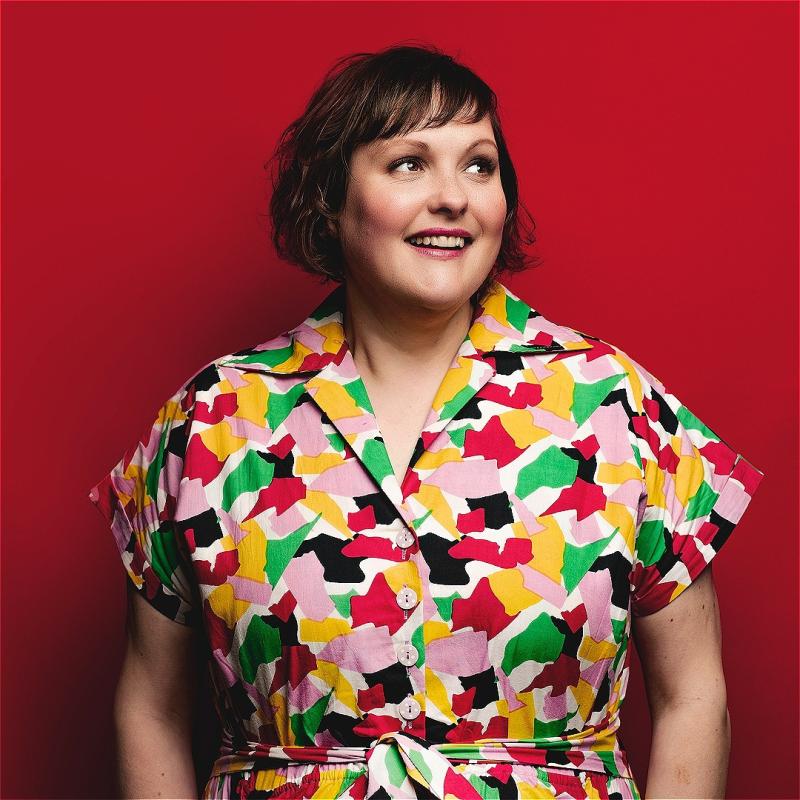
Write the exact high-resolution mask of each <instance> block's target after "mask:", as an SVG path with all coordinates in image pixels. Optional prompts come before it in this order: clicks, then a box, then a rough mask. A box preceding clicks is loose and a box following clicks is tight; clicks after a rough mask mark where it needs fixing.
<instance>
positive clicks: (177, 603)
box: [89, 380, 196, 626]
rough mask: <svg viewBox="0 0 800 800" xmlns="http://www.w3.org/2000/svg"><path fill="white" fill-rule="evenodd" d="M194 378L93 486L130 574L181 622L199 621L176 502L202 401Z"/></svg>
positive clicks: (153, 601) (147, 595) (150, 600)
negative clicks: (196, 411)
mask: <svg viewBox="0 0 800 800" xmlns="http://www.w3.org/2000/svg"><path fill="white" fill-rule="evenodd" d="M195 390H196V383H195V381H194V380H190V381H188V382H186V383H184V385H182V387H181V388H180V389H178V390H177V391H176V392H175V393H174V394H173V395H172V396H171V397H170V398H169V399H168V400H167V401H166V402H165V403H164V404H163V405H162V406H161V408H160V409H159V410H158V413H157V414H156V418H155V420H154V421H153V422H151V423H150V424H149V425H147V426H146V427H145V429H144V431H143V432H142V435H141V436H140V437H139V440H138V442H136V443H135V444H133V445H131V446H130V447H129V448H128V449H127V450H126V451H125V453H124V454H123V456H122V458H121V459H120V460H119V461H118V462H117V463H116V465H115V466H114V467H113V468H112V469H111V471H110V472H109V473H108V474H107V475H105V477H103V478H102V479H101V480H100V481H99V482H98V483H97V484H95V485H94V486H93V487H92V488H91V490H90V491H89V500H90V501H91V502H92V503H94V504H95V506H96V507H97V509H98V510H99V511H100V513H101V514H102V515H103V517H104V519H105V520H106V523H107V525H108V526H109V527H110V528H111V532H112V533H113V537H114V541H115V543H116V546H117V550H118V551H119V554H120V557H121V558H122V563H123V565H124V567H125V570H126V571H127V574H128V577H129V578H130V580H131V581H132V582H133V585H134V586H135V587H136V589H137V590H139V592H141V595H142V597H144V599H145V600H147V602H148V603H150V605H151V606H153V607H154V608H155V609H156V610H157V611H159V612H161V613H162V614H163V615H164V616H166V617H168V618H169V619H171V620H173V621H175V622H177V623H179V624H181V625H187V626H189V625H192V624H194V621H195V608H194V603H193V592H192V588H191V583H190V576H191V574H192V571H191V569H190V565H191V562H190V558H189V554H188V551H187V549H186V544H185V540H184V538H183V537H182V536H181V535H179V533H178V529H177V526H176V524H175V508H176V505H177V500H178V492H179V488H180V484H181V480H182V476H183V466H184V459H185V456H186V452H187V444H188V438H189V431H190V422H191V419H192V414H193V409H194V402H195Z"/></svg>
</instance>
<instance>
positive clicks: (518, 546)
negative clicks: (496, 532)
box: [448, 536, 533, 569]
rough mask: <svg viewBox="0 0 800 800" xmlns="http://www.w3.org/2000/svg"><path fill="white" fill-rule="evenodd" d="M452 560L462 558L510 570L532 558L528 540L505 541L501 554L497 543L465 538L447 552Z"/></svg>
mask: <svg viewBox="0 0 800 800" xmlns="http://www.w3.org/2000/svg"><path fill="white" fill-rule="evenodd" d="M448 552H449V553H450V555H451V556H452V557H453V558H464V559H470V560H475V561H482V562H483V563H484V564H493V565H494V566H495V567H501V568H502V569H511V568H512V567H516V566H517V564H527V563H528V562H529V561H530V560H531V559H532V558H533V550H532V545H531V540H530V539H517V538H511V539H507V540H506V541H505V543H504V545H503V550H502V552H501V551H500V545H499V544H498V543H497V542H489V541H486V540H484V539H474V538H472V537H470V536H465V537H464V538H463V539H462V540H461V541H460V542H457V543H456V544H454V545H453V546H452V547H451V548H450V550H449V551H448Z"/></svg>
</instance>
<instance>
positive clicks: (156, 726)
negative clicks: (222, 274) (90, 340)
mask: <svg viewBox="0 0 800 800" xmlns="http://www.w3.org/2000/svg"><path fill="white" fill-rule="evenodd" d="M278 156H279V157H278V161H277V163H278V167H279V169H278V175H277V181H276V184H275V186H274V192H273V198H272V204H271V211H272V218H273V223H274V241H275V244H276V248H277V250H278V253H279V254H280V255H281V256H282V257H284V258H285V259H286V260H288V261H291V262H293V263H295V264H298V265H300V266H301V267H303V268H304V269H307V270H310V271H312V272H314V273H317V274H320V275H322V276H324V277H325V278H326V279H329V280H334V281H336V282H337V283H338V284H339V285H338V286H337V287H336V288H335V289H334V290H333V291H332V292H331V293H330V294H329V295H328V296H327V297H326V298H325V299H324V300H323V302H322V303H321V304H320V305H319V306H318V307H317V308H316V309H314V310H313V311H312V312H311V314H310V315H309V316H308V318H307V319H305V320H304V321H303V322H301V323H300V324H299V325H298V326H297V327H295V328H293V329H292V330H290V331H287V332H286V333H283V334H281V335H279V336H276V337H273V338H270V339H269V340H267V341H266V342H264V343H262V344H259V345H257V346H253V347H251V348H247V349H245V350H241V351H238V352H236V353H232V354H229V355H227V356H224V357H222V358H218V359H215V360H214V361H213V362H211V363H209V364H207V365H206V366H205V367H204V368H203V369H201V370H200V371H199V372H198V373H197V374H196V375H194V376H193V377H192V378H191V379H190V380H188V381H187V382H185V383H184V384H183V385H182V386H181V388H180V389H178V390H177V391H176V392H175V394H174V395H173V396H172V397H171V398H169V400H168V401H167V402H166V403H165V405H164V406H163V408H162V409H161V410H160V412H159V414H158V416H157V418H156V420H155V422H154V423H153V425H152V426H149V427H148V429H147V431H145V433H144V435H143V436H142V438H141V440H140V442H138V443H137V444H136V445H135V446H133V447H132V448H131V449H129V451H128V452H126V454H125V455H124V456H123V458H122V459H121V460H120V462H119V463H118V464H117V465H116V466H115V467H114V469H113V470H112V471H111V472H110V474H109V475H107V476H106V477H105V478H104V479H103V480H102V481H100V482H99V483H98V484H97V485H96V486H95V487H94V488H93V489H92V491H91V493H90V497H91V499H92V501H93V502H95V503H96V504H97V506H98V508H99V509H100V510H101V511H102V512H103V514H104V515H105V516H106V518H107V520H108V522H109V524H110V525H111V526H112V528H113V531H114V534H115V538H116V541H117V544H118V546H119V549H120V553H121V555H122V558H123V561H124V564H125V567H126V569H127V572H128V574H129V576H130V578H131V580H130V581H129V582H128V585H129V589H130V596H131V598H132V599H131V604H130V614H131V627H130V630H131V640H130V642H131V643H130V646H129V650H128V654H127V656H126V660H125V665H124V667H123V671H122V676H121V680H120V686H119V689H118V693H117V705H116V719H117V725H118V733H119V737H120V749H121V759H122V764H123V767H122V770H121V775H122V783H123V792H124V793H126V794H129V795H131V796H141V795H142V794H144V795H147V796H169V797H186V796H190V795H191V794H192V792H194V791H195V787H194V772H193V768H192V764H191V751H190V738H189V732H190V720H191V707H192V702H193V701H192V692H191V689H192V685H193V679H192V676H191V666H190V665H191V648H192V646H193V643H196V642H198V641H201V642H202V643H203V644H204V645H207V649H208V659H209V669H210V676H211V680H212V681H213V687H214V692H215V702H216V706H217V712H218V714H219V717H220V720H221V723H222V727H223V742H222V747H221V752H220V757H219V758H218V759H217V761H216V763H215V764H214V768H213V770H212V774H211V776H210V777H209V780H208V782H207V783H206V785H205V787H204V789H203V792H202V796H203V797H204V798H228V797H236V798H255V797H276V798H277V797H292V798H310V797H315V798H320V797H324V798H328V797H330V798H333V797H346V798H365V797H370V798H386V797H436V798H444V797H455V798H476V797H503V798H506V797H508V798H517V797H520V798H521V797H556V796H558V797H562V798H564V797H572V798H587V797H602V798H607V797H616V798H638V797H640V796H641V793H640V790H639V787H638V786H637V784H636V781H635V778H634V776H633V775H632V773H631V770H630V766H629V764H628V759H627V756H626V754H625V750H624V748H623V747H622V745H621V741H620V737H619V735H618V727H619V713H620V709H621V706H622V703H623V700H624V697H625V690H626V687H627V681H628V675H629V663H630V649H629V647H628V643H629V638H630V636H631V635H633V636H634V637H635V639H636V644H637V648H638V650H639V653H640V655H641V657H642V663H643V667H644V673H645V677H646V680H647V691H648V697H649V701H650V706H651V712H652V717H653V725H654V730H653V747H652V755H651V763H650V770H649V791H648V794H649V795H650V796H654V797H674V796H692V797H704V798H711V797H722V796H723V794H724V788H725V775H726V770H727V759H728V743H729V721H728V715H727V708H726V696H725V683H724V675H723V672H722V665H721V660H720V631H719V618H718V611H717V606H716V598H715V593H714V587H713V581H712V575H711V569H710V568H709V569H705V567H706V566H708V565H709V562H710V561H711V559H712V558H713V557H714V555H715V554H716V553H717V552H718V551H719V549H720V547H721V546H722V544H723V543H724V542H725V541H726V540H727V538H728V536H729V535H730V533H731V531H732V530H733V528H734V527H735V525H736V524H737V523H738V521H739V519H740V518H741V516H742V514H743V512H744V510H745V508H746V506H747V505H748V503H749V501H750V499H751V497H752V495H753V493H754V491H755V489H756V487H757V486H758V484H759V482H760V480H761V478H762V477H763V473H761V472H760V471H759V470H758V469H756V468H755V467H754V466H753V465H751V464H750V463H749V462H748V461H747V460H746V459H745V458H743V457H742V456H741V455H740V454H738V453H737V452H736V451H735V450H734V449H732V448H731V447H729V446H728V445H727V444H726V443H725V442H724V441H722V440H721V439H720V438H719V437H718V436H717V435H716V434H714V433H713V432H712V431H711V430H710V429H709V428H708V427H707V426H706V425H704V424H703V423H702V422H701V421H700V420H698V419H697V417H695V416H694V415H693V414H692V413H691V412H690V411H689V410H688V409H687V408H686V407H685V406H683V405H682V404H681V403H680V401H679V400H678V399H677V398H676V397H675V396H674V395H672V394H670V393H669V392H668V391H667V390H666V389H665V388H664V386H663V385H662V384H661V383H660V382H659V381H658V379H656V378H655V377H654V376H653V375H652V374H650V373H649V372H648V371H647V370H646V369H645V368H644V367H642V366H641V365H640V364H638V363H637V362H636V361H634V360H633V359H632V358H630V357H629V356H628V355H627V354H625V353H624V352H622V351H621V350H619V349H618V348H616V347H614V346H613V345H611V344H609V343H608V342H605V341H603V340H601V339H599V338H597V337H594V336H591V335H588V334H585V333H580V332H579V331H576V330H574V329H571V328H569V327H566V326H564V325H559V324H556V323H554V322H551V321H550V320H548V319H546V318H545V317H544V316H543V315H541V314H540V313H538V312H537V311H536V310H534V309H533V308H532V307H531V306H530V305H528V304H527V303H526V302H525V301H524V300H522V299H521V298H520V297H518V296H517V295H515V294H514V293H513V292H511V290H510V289H508V288H507V287H506V286H505V285H504V284H503V283H501V282H499V280H498V278H497V276H498V275H499V274H500V273H501V272H503V271H507V272H515V271H518V270H520V269H522V268H523V267H524V266H525V265H526V262H525V259H524V257H523V254H522V251H521V248H520V243H521V240H522V238H523V232H522V231H521V228H520V218H519V213H518V208H519V206H518V199H517V185H516V176H515V172H514V168H513V165H512V162H511V159H510V156H509V153H508V149H507V147H506V145H505V141H504V138H503V135H502V130H501V127H500V124H499V120H498V116H497V112H496V106H495V97H494V95H493V93H492V91H491V90H490V89H489V87H488V86H486V84H485V83H483V81H481V80H480V79H479V78H478V77H477V76H475V75H474V74H473V73H472V72H471V71H470V70H468V69H467V68H465V67H463V66H461V65H459V64H457V63H456V62H454V61H453V60H452V59H451V58H449V57H447V56H446V55H444V54H442V53H440V52H438V51H436V50H435V49H432V48H424V47H423V48H417V47H396V48H391V49H389V50H386V51H383V52H381V53H377V54H358V55H355V56H352V57H348V58H345V59H342V60H341V61H340V62H339V63H338V64H337V65H336V66H335V67H334V68H333V69H332V70H331V72H330V73H329V74H328V75H327V76H326V77H325V80H324V82H323V83H322V84H321V86H320V87H319V89H318V90H317V91H316V92H315V94H314V95H313V97H312V98H311V101H310V103H309V105H308V107H307V109H306V110H305V112H304V114H303V115H302V116H301V117H300V118H299V119H298V120H296V121H295V122H294V123H292V125H290V126H289V128H287V130H286V132H285V134H284V136H283V137H282V141H281V144H280V146H279V150H278ZM528 241H529V242H530V241H532V239H530V238H529V239H528ZM137 589H138V590H139V591H138V592H137V591H136V590H137ZM688 589H690V591H687V590H688ZM667 605H669V609H665V606H667ZM159 612H160V613H159ZM174 623H178V624H177V625H176V624H174Z"/></svg>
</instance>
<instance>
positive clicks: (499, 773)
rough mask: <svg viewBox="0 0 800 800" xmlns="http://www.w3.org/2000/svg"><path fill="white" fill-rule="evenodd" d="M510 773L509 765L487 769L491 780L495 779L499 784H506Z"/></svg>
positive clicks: (496, 765) (498, 765) (510, 767)
mask: <svg viewBox="0 0 800 800" xmlns="http://www.w3.org/2000/svg"><path fill="white" fill-rule="evenodd" d="M511 772H512V766H511V764H495V765H494V766H493V767H491V768H490V769H489V774H490V775H491V776H492V777H493V778H497V780H499V781H500V783H508V779H509V778H510V777H511Z"/></svg>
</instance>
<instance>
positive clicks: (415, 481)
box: [400, 436, 425, 500]
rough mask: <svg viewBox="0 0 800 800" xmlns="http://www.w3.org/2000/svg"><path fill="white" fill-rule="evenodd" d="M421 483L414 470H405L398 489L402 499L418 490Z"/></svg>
mask: <svg viewBox="0 0 800 800" xmlns="http://www.w3.org/2000/svg"><path fill="white" fill-rule="evenodd" d="M424 438H425V437H424V436H423V440H424ZM421 485H422V484H421V483H420V480H419V475H417V473H416V472H414V470H413V469H410V470H408V472H406V475H405V477H404V478H403V484H402V486H401V487H400V490H401V491H402V493H403V500H405V499H406V498H407V497H409V496H410V495H412V494H414V493H415V492H418V491H419V487H420V486H421Z"/></svg>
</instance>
